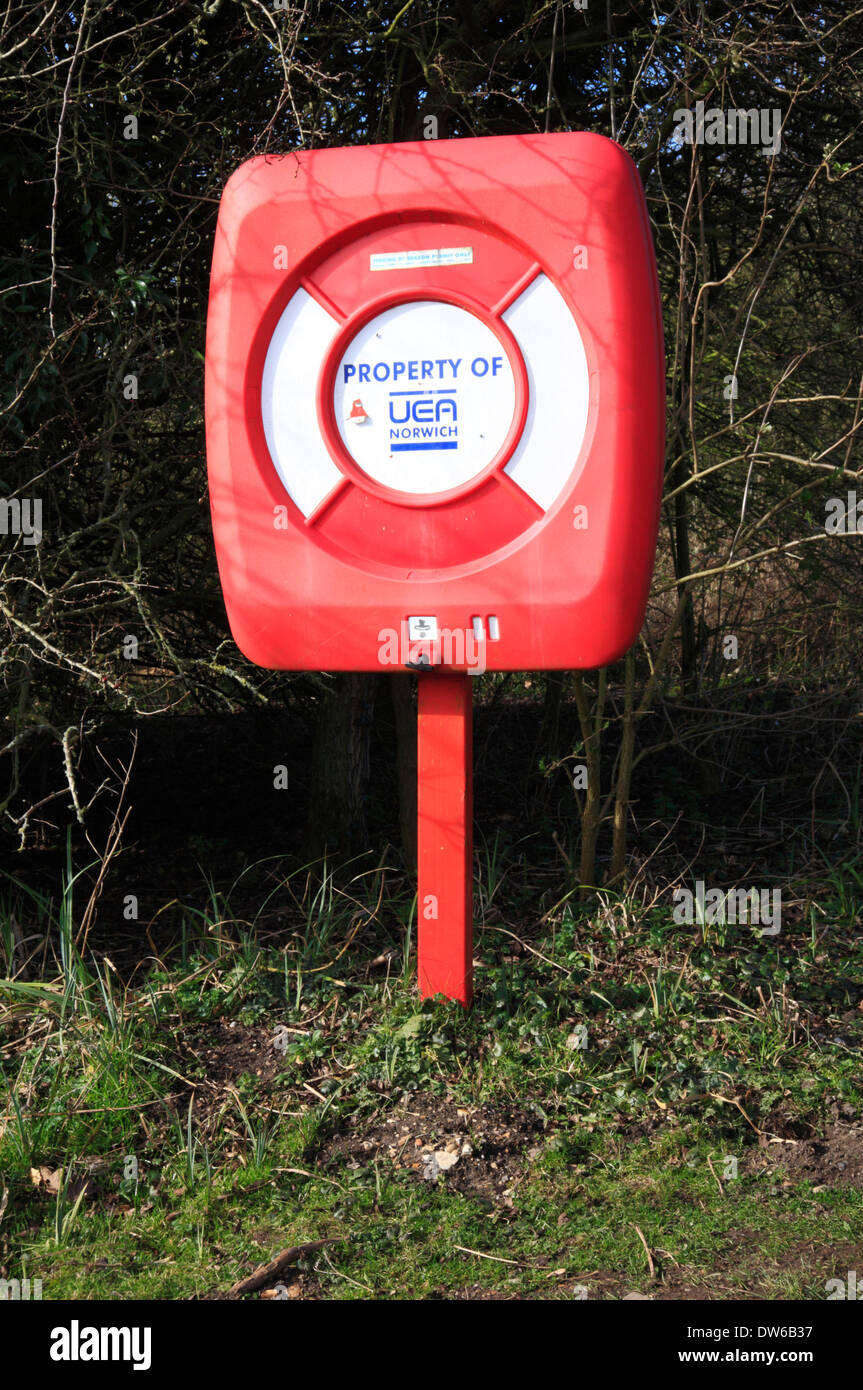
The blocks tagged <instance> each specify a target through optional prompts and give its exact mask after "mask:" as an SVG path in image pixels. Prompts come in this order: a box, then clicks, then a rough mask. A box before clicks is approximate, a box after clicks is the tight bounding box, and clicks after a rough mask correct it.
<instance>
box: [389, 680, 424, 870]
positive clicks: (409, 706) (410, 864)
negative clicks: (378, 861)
mask: <svg viewBox="0 0 863 1390" xmlns="http://www.w3.org/2000/svg"><path fill="white" fill-rule="evenodd" d="M387 684H388V685H389V688H390V696H391V698H392V702H393V714H394V716H395V722H396V757H397V758H398V768H399V825H400V828H401V837H402V857H403V858H404V861H405V868H406V869H407V871H408V873H410V874H415V873H416V870H417V710H416V705H415V704H414V700H413V680H412V678H411V676H409V675H408V674H407V672H401V671H394V672H393V674H392V675H391V676H389V678H388V680H387Z"/></svg>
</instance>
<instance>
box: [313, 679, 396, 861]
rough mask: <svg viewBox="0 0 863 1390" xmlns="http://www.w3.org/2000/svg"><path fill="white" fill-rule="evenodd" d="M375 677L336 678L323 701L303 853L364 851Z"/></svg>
mask: <svg viewBox="0 0 863 1390" xmlns="http://www.w3.org/2000/svg"><path fill="white" fill-rule="evenodd" d="M377 683H378V677H377V675H376V674H374V673H372V674H368V673H362V674H360V673H357V672H353V671H351V672H348V673H347V674H344V675H339V676H336V677H335V678H334V680H333V686H332V689H331V690H330V692H329V694H328V695H327V696H326V697H325V699H324V702H323V706H322V709H321V716H320V720H319V722H318V727H317V731H316V734H315V747H314V752H313V754H312V778H311V796H310V798H309V820H308V830H307V839H306V853H307V855H308V857H309V858H310V859H321V858H323V856H324V854H327V855H328V856H330V857H334V858H336V859H340V860H345V859H349V858H350V857H351V855H353V854H359V853H361V852H362V851H363V850H365V849H367V848H368V842H369V840H368V824H367V818H366V798H367V791H368V781H369V743H370V736H371V726H372V716H373V714H374V706H375V695H376V693H377Z"/></svg>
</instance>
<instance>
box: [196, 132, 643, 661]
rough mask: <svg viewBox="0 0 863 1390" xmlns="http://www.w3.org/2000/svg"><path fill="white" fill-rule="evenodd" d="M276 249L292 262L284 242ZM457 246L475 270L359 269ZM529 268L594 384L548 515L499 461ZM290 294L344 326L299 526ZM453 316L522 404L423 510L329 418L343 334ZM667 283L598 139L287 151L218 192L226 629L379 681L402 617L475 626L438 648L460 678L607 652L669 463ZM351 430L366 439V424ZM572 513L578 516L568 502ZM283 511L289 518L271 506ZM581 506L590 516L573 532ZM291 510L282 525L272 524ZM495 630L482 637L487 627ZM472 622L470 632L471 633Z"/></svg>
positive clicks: (638, 597)
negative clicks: (330, 466)
mask: <svg viewBox="0 0 863 1390" xmlns="http://www.w3.org/2000/svg"><path fill="white" fill-rule="evenodd" d="M278 244H284V245H285V246H286V247H287V252H288V255H287V268H286V269H283V268H278V264H277V262H278V257H275V256H274V248H275V246H276V245H278ZM459 246H469V247H470V248H471V250H472V261H471V263H470V264H450V265H446V266H434V267H432V266H429V267H424V268H418V267H417V266H415V265H414V266H410V267H406V268H399V269H392V270H386V271H385V272H383V273H381V272H377V271H375V272H373V271H370V269H369V265H370V256H371V255H373V254H379V253H387V252H406V251H422V250H425V249H427V248H430V247H432V248H437V247H459ZM538 276H544V277H546V278H547V280H548V281H550V282H551V284H552V285H553V286H554V287H555V289H556V290H557V291H558V292H559V294H560V295H561V296H562V298H563V300H564V301H565V304H566V307H567V309H568V311H569V313H570V314H571V315H572V318H573V319H574V321H575V323H576V325H577V327H578V331H579V333H580V335H581V340H582V343H583V346H584V353H585V355H586V361H587V369H588V372H589V404H588V409H587V424H586V428H585V430H584V436H583V440H581V441H580V444H573V443H572V442H571V441H568V439H567V423H566V422H567V412H568V409H569V402H568V401H567V399H566V398H565V394H564V396H563V398H561V399H559V401H557V402H556V403H555V405H554V406H553V409H554V410H556V411H559V414H560V421H561V425H560V429H559V432H558V434H559V438H558V441H557V442H556V444H555V449H556V450H559V451H562V454H563V456H564V458H563V462H564V464H565V472H566V476H567V481H566V483H565V484H564V486H563V488H562V490H561V491H560V492H559V493H558V494H557V495H556V496H555V498H554V500H553V501H551V503H550V504H549V505H548V506H547V507H545V508H544V507H543V506H542V505H540V504H539V503H538V502H537V501H535V500H534V498H533V497H532V496H530V495H528V493H527V492H525V491H523V490H522V488H521V487H520V486H519V485H518V484H517V483H516V482H515V481H513V479H512V478H510V477H509V476H508V475H507V473H506V472H504V469H505V467H506V464H507V460H508V459H509V458H510V456H511V454H512V450H513V448H514V447H516V445H517V443H518V437H519V434H520V431H521V428H522V426H523V424H524V417H525V412H526V410H527V408H528V405H529V400H530V393H531V390H532V387H531V384H530V382H531V363H530V362H529V361H528V362H527V363H526V370H525V369H524V368H523V367H522V364H521V360H520V358H521V354H520V351H519V348H518V345H517V344H516V345H513V344H512V343H511V342H510V339H511V337H512V335H511V334H510V332H509V329H508V328H507V325H506V323H505V322H504V321H503V319H502V318H501V315H502V314H503V313H505V312H506V310H507V309H508V307H509V306H510V305H512V304H513V303H514V301H515V300H516V299H517V298H518V296H519V295H520V294H522V293H523V292H524V291H525V289H526V288H527V287H528V286H530V285H531V283H532V282H533V281H534V280H535V279H536V277H538ZM300 288H302V289H304V290H305V291H306V293H307V294H309V295H310V296H311V297H312V298H313V299H314V300H316V301H317V303H319V304H321V305H323V306H324V308H326V310H327V312H328V313H330V314H331V315H332V316H333V318H334V320H335V321H336V325H337V326H336V328H335V329H334V333H333V344H332V345H331V347H330V348H329V349H328V351H327V353H326V354H325V356H324V358H323V360H322V361H321V364H320V372H319V375H318V387H317V413H318V419H319V423H320V429H321V432H322V435H323V437H324V439H325V440H326V446H327V449H328V451H329V454H330V456H331V458H332V460H333V462H334V463H335V465H336V467H337V468H338V470H339V477H338V480H337V483H336V485H335V486H334V487H333V488H332V490H331V491H330V493H329V494H328V495H327V496H326V497H325V498H324V499H323V500H322V502H321V503H320V505H318V506H316V507H315V508H314V509H313V510H312V511H311V512H310V514H308V515H305V516H304V514H303V512H302V511H301V510H300V509H299V508H298V507H297V506H295V505H294V502H293V501H292V499H291V497H290V496H289V494H288V492H287V490H286V487H285V484H284V483H283V482H282V480H281V478H280V476H279V473H278V471H277V469H276V467H275V464H274V462H273V458H272V457H271V455H270V452H269V449H268V445H267V440H266V438H265V433H264V425H263V420H262V414H261V390H262V377H263V370H264V362H265V359H266V355H267V350H268V347H269V345H270V340H271V338H272V336H273V332H274V330H275V328H276V325H277V324H278V322H279V319H280V317H281V315H282V313H283V311H284V310H285V307H286V305H288V303H289V301H290V300H291V299H292V297H293V296H294V295H295V294H296V293H297V291H298V290H299V289H300ZM429 299H437V300H443V301H444V302H447V303H450V304H454V305H456V306H458V307H461V308H467V309H469V310H470V311H471V312H473V313H474V314H475V315H476V316H477V317H478V318H480V319H481V320H482V322H484V323H485V324H486V325H488V326H490V327H491V329H492V331H493V332H494V333H495V334H496V335H497V336H498V337H499V339H500V341H501V350H502V352H503V351H506V353H507V354H508V357H509V360H510V362H511V364H512V366H513V374H514V378H515V382H516V406H515V410H514V416H513V424H512V427H511V429H510V433H509V436H508V438H507V440H506V441H505V444H504V446H503V447H502V448H501V450H500V452H499V454H498V456H497V457H496V458H495V459H494V460H493V461H492V462H491V464H490V465H489V466H488V467H487V468H485V469H483V470H482V472H481V474H480V475H478V476H477V477H475V478H473V479H471V481H470V482H469V483H468V484H465V485H462V486H459V487H456V488H453V489H451V490H450V491H449V492H447V493H439V494H434V495H432V496H428V497H421V496H418V495H416V494H413V495H408V494H402V493H399V492H397V491H394V490H393V489H388V488H387V487H385V486H382V485H380V484H377V483H375V482H374V481H373V480H372V479H370V478H366V477H365V475H364V473H363V471H362V469H360V468H358V467H357V466H356V465H355V464H354V463H353V461H352V459H351V457H350V455H349V454H348V453H347V450H346V449H345V447H344V444H343V442H342V440H341V438H340V436H339V431H338V428H337V427H336V425H335V422H334V419H333V416H332V389H331V386H332V376H333V372H334V370H335V364H336V363H337V362H338V358H339V344H340V343H342V342H343V340H347V338H349V337H350V335H351V333H352V332H353V331H355V330H356V328H357V326H358V325H360V324H363V323H365V322H367V321H368V320H369V319H370V318H371V317H373V316H375V315H376V314H378V313H379V312H380V311H381V309H382V308H384V307H386V306H387V305H388V304H391V303H393V302H396V301H399V300H402V301H411V300H429ZM664 402H665V389H664V364H663V348H662V328H661V318H660V306H659V293H658V286H657V281H656V269H655V262H654V256H653V248H652V243H651V239H650V231H649V224H648V219H647V212H646V207H645V202H644V196H643V193H642V190H641V185H640V183H639V179H638V175H637V172H636V170H635V166H634V165H633V163H632V161H631V160H630V158H629V157H628V155H626V153H625V152H624V151H623V150H622V149H621V148H620V147H619V146H618V145H617V144H615V143H614V142H612V141H610V140H607V139H605V138H604V137H602V136H597V135H589V134H561V135H544V136H540V135H536V136H499V137H490V138H485V139H476V140H472V139H471V140H457V141H446V142H444V141H441V142H436V141H427V142H426V141H420V142H416V143H410V144H400V145H389V146H386V145H384V146H366V147H359V148H352V149H324V150H314V151H310V152H304V151H298V152H296V153H291V154H289V155H285V156H283V157H278V158H273V157H271V156H261V157H257V158H255V159H252V160H249V161H248V162H247V163H245V164H243V165H242V166H241V167H240V168H239V169H238V170H237V172H236V173H235V174H234V175H233V177H232V178H231V179H230V180H229V181H228V184H227V185H226V187H225V190H224V194H223V197H222V203H221V207H220V212H219V222H218V229H217V234H216V245H215V251H214V258H213V268H212V280H211V290H210V309H209V319H208V332H207V368H206V418H207V455H208V466H209V476H210V498H211V507H212V515H213V529H214V536H215V542H216V550H217V556H218V562H219V571H220V576H221V581H222V589H223V593H224V597H225V603H226V608H227V612H228V618H229V622H230V625H231V630H232V632H233V635H234V637H235V640H236V641H237V644H238V645H239V647H240V648H241V650H242V651H243V652H244V653H245V655H246V656H247V657H249V658H250V660H252V661H254V662H256V663H257V664H258V665H261V666H268V667H273V668H281V669H289V670H291V669H293V670H356V671H359V670H379V669H381V667H382V665H386V664H388V663H389V662H391V661H393V660H397V661H398V663H399V664H407V660H410V658H411V657H412V656H415V655H416V652H415V651H411V650H409V649H407V650H406V644H405V643H400V644H399V647H398V652H397V655H396V656H395V657H394V656H393V648H392V645H391V644H389V645H387V644H384V643H382V636H381V635H382V633H387V632H392V631H395V632H398V633H403V634H405V635H406V623H407V619H408V617H409V616H411V615H415V614H424V615H433V616H434V618H435V619H436V621H437V623H438V625H439V628H440V629H441V630H443V631H445V632H449V633H462V634H467V636H468V641H467V642H466V643H464V642H463V643H461V644H460V643H458V642H456V641H453V642H450V643H448V644H445V645H444V646H443V647H441V649H440V650H437V649H429V653H430V659H431V660H433V661H435V662H441V663H442V664H444V665H447V664H448V665H449V667H450V669H452V670H470V669H474V670H475V669H477V668H478V667H480V668H485V669H489V670H523V669H529V668H534V669H565V668H579V667H580V668H587V667H592V666H597V665H601V664H603V663H605V662H607V661H610V660H613V659H615V658H617V657H618V656H620V655H621V654H622V653H623V652H624V651H625V650H626V649H627V647H628V646H629V645H630V644H631V642H632V641H633V640H634V638H635V636H636V635H637V633H638V630H639V627H640V625H641V622H642V619H643V615H644V608H645V604H646V600H647V592H648V585H649V582H650V575H651V572H652V568H653V561H654V554H655V548H656V536H657V527H658V516H659V498H660V488H661V478H662V465H663V427H664ZM359 428H362V426H360V427H359ZM580 509H586V510H584V511H580ZM276 515H278V516H279V517H280V518H281V521H280V522H279V524H276V523H275V522H274V517H275V516H276ZM576 515H581V516H582V517H587V518H588V522H587V524H586V525H583V526H581V527H579V526H577V525H576V524H574V522H575V518H576ZM285 518H286V524H285ZM490 615H493V616H494V617H495V618H496V620H497V624H496V630H497V632H498V636H497V638H496V639H495V640H487V639H488V633H489V630H490V629H489V624H488V618H489V616H490ZM476 617H479V619H480V622H481V626H480V631H481V632H482V633H483V637H482V641H481V642H480V643H479V644H478V645H477V644H471V642H470V640H469V637H470V633H471V628H472V621H473V619H474V618H476Z"/></svg>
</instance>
